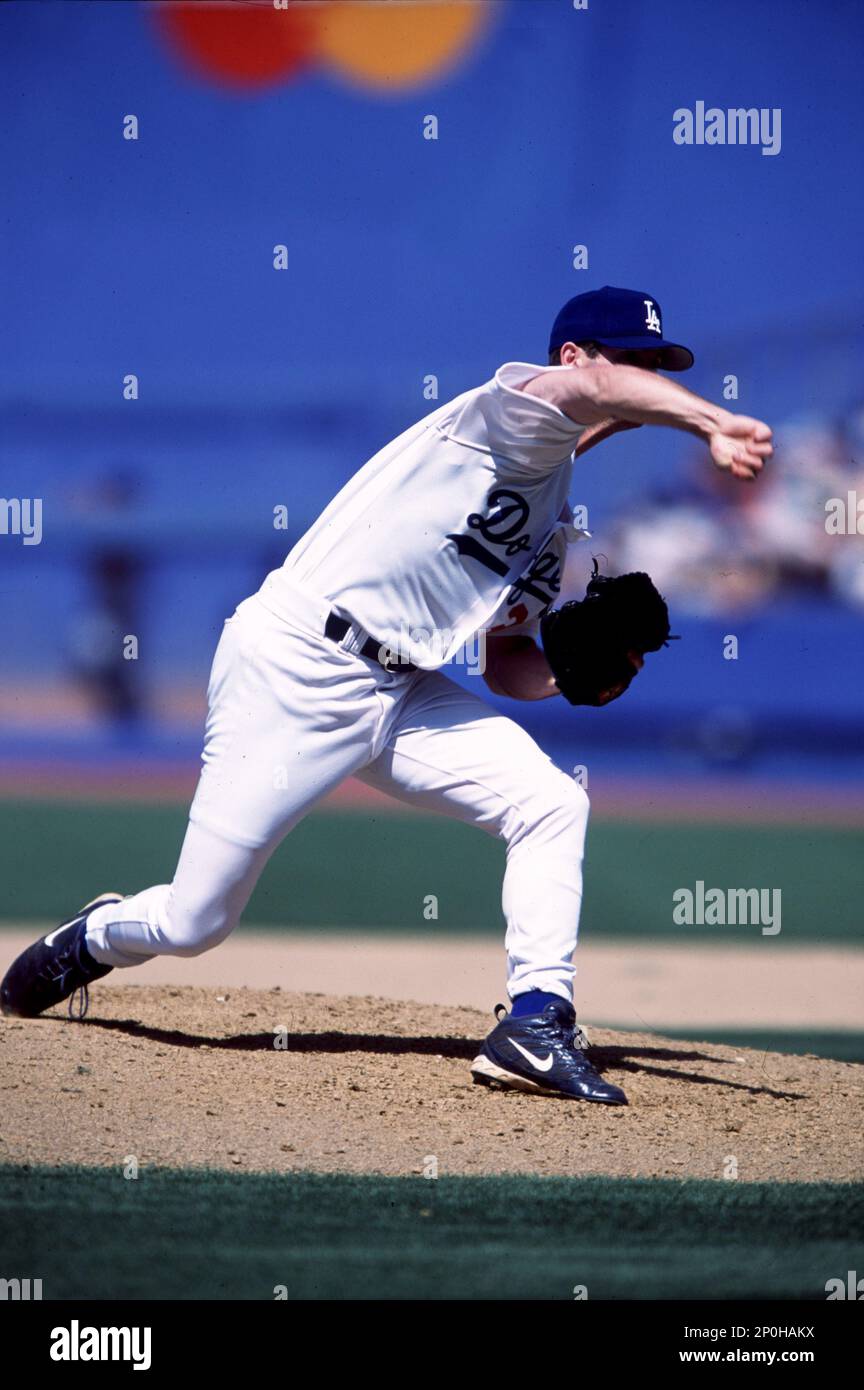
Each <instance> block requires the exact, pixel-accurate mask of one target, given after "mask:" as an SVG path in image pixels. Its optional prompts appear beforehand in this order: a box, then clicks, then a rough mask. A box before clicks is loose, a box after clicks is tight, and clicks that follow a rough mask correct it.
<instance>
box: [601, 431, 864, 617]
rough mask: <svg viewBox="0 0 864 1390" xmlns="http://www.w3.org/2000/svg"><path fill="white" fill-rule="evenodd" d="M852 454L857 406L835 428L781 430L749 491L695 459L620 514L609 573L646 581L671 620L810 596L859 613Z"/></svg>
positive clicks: (856, 455) (862, 482) (860, 438)
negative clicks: (681, 614) (670, 606)
mask: <svg viewBox="0 0 864 1390" xmlns="http://www.w3.org/2000/svg"><path fill="white" fill-rule="evenodd" d="M862 444H864V404H861V405H857V406H856V407H855V408H854V409H852V410H850V411H849V412H848V413H847V414H845V415H844V416H843V418H841V419H838V420H834V421H830V420H826V419H823V418H819V417H818V416H815V415H813V416H806V417H798V418H796V419H792V420H788V421H785V422H784V423H783V424H781V425H780V426H779V427H778V428H777V429H776V431H775V454H774V458H773V459H772V461H771V463H770V464H769V465H768V467H767V468H766V470H765V472H764V473H763V475H762V477H761V478H760V480H759V482H758V484H757V485H756V486H749V485H742V484H740V483H737V482H735V480H733V479H732V478H730V477H729V476H727V475H726V474H723V473H720V472H718V471H717V470H716V469H706V467H705V458H704V451H703V450H701V449H700V450H699V453H698V459H697V458H696V456H694V459H693V467H692V469H691V470H690V472H689V473H688V475H687V477H686V479H685V482H684V485H683V487H682V485H681V482H680V481H677V480H676V482H675V483H674V484H670V485H669V487H668V489H667V488H666V487H665V486H664V487H661V488H659V489H656V490H655V491H653V492H652V493H650V494H648V495H646V496H645V497H644V498H643V499H642V500H641V501H640V502H639V504H638V505H635V506H634V507H633V508H632V510H631V511H630V512H629V513H628V512H626V511H625V512H624V513H622V514H619V517H618V519H617V521H616V523H615V524H614V525H613V527H612V528H611V535H612V540H611V545H610V546H609V558H610V568H611V570H612V571H613V572H618V573H624V572H625V571H627V570H632V569H645V570H647V571H648V572H649V573H650V574H651V575H652V577H653V579H654V581H655V583H656V584H657V586H658V588H659V589H660V591H661V593H663V594H664V595H665V596H666V597H667V598H669V599H674V600H675V603H676V605H677V606H678V607H679V609H683V610H686V611H688V612H690V613H694V614H700V615H705V616H710V615H712V614H714V613H721V612H723V613H728V612H734V611H742V610H744V611H746V610H752V609H756V608H758V607H760V606H763V605H766V604H769V603H771V602H773V601H775V600H776V599H777V598H779V597H803V596H813V595H819V596H822V597H825V598H830V599H833V600H835V601H837V602H840V603H843V604H847V605H851V606H858V607H862V608H864V451H862ZM850 493H851V494H853V496H852V497H851V499H850V496H849V494H850ZM856 500H860V502H861V513H862V520H861V530H862V533H861V534H858V533H857V529H856V521H857V517H856V512H855V503H856ZM850 502H851V507H850ZM838 517H839V518H840V526H842V527H843V530H842V531H841V532H840V533H839V534H838V529H839V528H838V523H837V518H838Z"/></svg>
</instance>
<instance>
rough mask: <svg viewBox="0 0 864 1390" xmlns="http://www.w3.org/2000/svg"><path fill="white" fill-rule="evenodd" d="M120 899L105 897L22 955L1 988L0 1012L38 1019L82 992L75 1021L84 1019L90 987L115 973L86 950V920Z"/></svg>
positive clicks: (112, 895) (114, 895) (118, 895)
mask: <svg viewBox="0 0 864 1390" xmlns="http://www.w3.org/2000/svg"><path fill="white" fill-rule="evenodd" d="M121 898H122V894H121V893H102V894H101V896H100V897H98V898H94V899H93V901H92V903H88V904H87V906H86V907H82V909H81V911H80V912H78V913H76V915H75V916H74V917H71V918H70V919H69V920H68V921H67V922H63V923H61V925H60V926H59V927H55V928H54V930H53V931H52V932H49V933H48V935H47V936H43V937H42V938H41V940H39V941H35V942H34V943H33V945H32V946H28V947H27V950H26V951H22V953H21V955H20V956H19V957H18V959H17V960H16V961H13V963H12V964H11V965H10V967H9V969H8V970H7V971H6V974H5V976H4V979H3V983H2V984H0V1011H2V1012H3V1013H4V1014H16V1015H17V1016H18V1017H19V1018H36V1016H37V1015H38V1014H41V1013H44V1012H45V1010H46V1009H50V1008H52V1007H53V1005H55V1004H62V1003H63V1000H64V999H69V997H70V996H71V995H73V994H75V992H76V991H77V990H82V991H83V992H84V993H83V995H82V1000H81V1008H80V1010H79V1012H78V1014H77V1015H76V1017H78V1018H83V1017H84V1014H85V1013H86V1011H87V986H88V985H89V984H90V983H91V982H92V981H93V980H99V979H101V978H102V976H103V975H107V974H108V972H109V970H112V969H113V966H111V965H100V964H99V962H98V961H95V960H94V959H93V957H92V956H91V955H90V952H89V951H88V950H87V947H86V945H85V944H84V933H85V931H86V929H87V918H88V916H89V915H90V913H91V912H92V911H93V909H94V908H96V907H102V905H103V904H104V903H118V902H120V901H121ZM71 1016H72V1012H71V1004H70V1017H71Z"/></svg>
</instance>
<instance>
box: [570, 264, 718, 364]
mask: <svg viewBox="0 0 864 1390" xmlns="http://www.w3.org/2000/svg"><path fill="white" fill-rule="evenodd" d="M562 343H599V344H600V345H601V347H614V348H627V349H629V350H630V351H634V350H635V351H646V350H647V351H650V350H651V349H652V348H653V349H655V350H657V349H660V351H661V352H662V353H663V361H662V362H661V367H662V369H663V371H666V372H686V371H687V369H688V367H692V366H693V354H692V352H691V351H690V349H689V348H686V347H682V346H681V344H680V343H670V342H669V341H668V340H667V339H666V338H664V337H663V314H662V311H661V309H660V305H659V304H658V303H657V300H656V299H655V298H654V296H653V295H652V294H646V293H645V292H644V291H643V290H621V289H617V288H616V287H615V286H614V285H604V286H603V288H602V290H589V291H588V293H587V294H577V295H576V296H575V298H573V299H568V300H567V303H566V304H565V305H564V308H563V309H562V310H561V312H560V314H559V315H558V317H557V318H556V320H555V322H554V324H553V325H552V333H551V336H550V338H549V351H550V352H554V351H555V349H556V348H560V346H561V344H562Z"/></svg>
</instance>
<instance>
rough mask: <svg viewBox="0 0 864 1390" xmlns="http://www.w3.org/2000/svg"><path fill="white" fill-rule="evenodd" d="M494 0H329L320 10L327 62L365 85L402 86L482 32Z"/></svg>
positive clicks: (453, 57) (430, 72) (435, 69)
mask: <svg viewBox="0 0 864 1390" xmlns="http://www.w3.org/2000/svg"><path fill="white" fill-rule="evenodd" d="M494 7H495V6H494V0H408V3H403V4H393V3H392V0H391V2H390V3H388V0H359V3H357V0H329V3H327V4H324V5H321V6H320V7H319V6H312V7H311V8H312V9H313V11H317V27H318V35H317V40H316V47H317V50H318V53H319V55H320V57H321V59H322V61H324V62H325V63H327V64H328V65H329V66H330V67H331V68H335V69H336V70H337V71H338V72H340V73H342V74H343V75H345V76H347V77H349V78H350V79H352V80H353V81H355V82H357V83H359V84H361V85H362V86H365V87H375V88H378V89H382V88H384V89H386V88H403V87H408V86H411V85H413V84H415V83H421V82H424V81H426V80H428V79H429V78H432V77H436V76H438V75H439V74H440V73H441V71H442V70H443V69H445V68H447V67H448V66H451V65H452V64H453V63H455V62H456V61H458V59H459V57H460V56H461V55H462V53H463V51H464V50H465V49H466V48H467V47H468V45H469V44H470V43H471V41H472V40H473V39H474V37H475V36H476V35H477V34H478V33H479V32H480V29H481V28H482V26H483V24H484V23H485V22H486V20H487V18H488V15H489V12H490V10H492V9H494Z"/></svg>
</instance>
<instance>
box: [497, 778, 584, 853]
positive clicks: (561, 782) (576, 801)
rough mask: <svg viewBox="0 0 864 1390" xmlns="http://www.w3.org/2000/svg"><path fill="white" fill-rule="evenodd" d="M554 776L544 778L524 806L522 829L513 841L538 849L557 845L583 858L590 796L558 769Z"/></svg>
mask: <svg viewBox="0 0 864 1390" xmlns="http://www.w3.org/2000/svg"><path fill="white" fill-rule="evenodd" d="M555 774H556V775H554V776H550V777H548V778H546V779H544V781H543V783H542V785H541V786H539V787H538V788H537V789H536V791H535V793H534V795H533V796H532V797H531V798H530V800H529V801H528V803H527V804H525V805H524V806H523V807H522V815H523V826H522V829H521V833H520V834H518V835H517V836H516V837H514V840H515V841H517V842H522V843H526V844H533V845H534V846H535V847H536V846H539V845H541V844H542V845H544V846H545V845H550V844H554V845H555V846H556V848H560V849H562V850H563V851H564V852H566V853H567V854H568V855H569V854H574V853H575V854H576V855H577V857H579V858H581V856H582V852H583V849H584V845H585V832H586V830H587V828H588V813H589V810H590V803H589V801H588V794H587V792H586V791H585V788H584V787H583V786H581V785H580V784H579V783H578V782H574V781H573V780H572V778H570V777H568V776H567V775H566V774H565V773H563V772H561V771H560V769H557V768H556V769H555Z"/></svg>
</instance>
